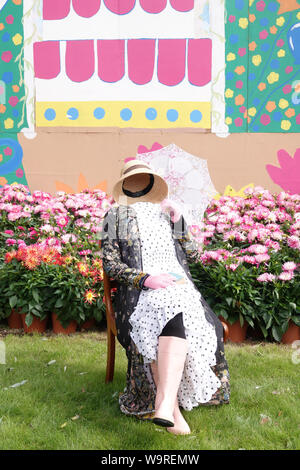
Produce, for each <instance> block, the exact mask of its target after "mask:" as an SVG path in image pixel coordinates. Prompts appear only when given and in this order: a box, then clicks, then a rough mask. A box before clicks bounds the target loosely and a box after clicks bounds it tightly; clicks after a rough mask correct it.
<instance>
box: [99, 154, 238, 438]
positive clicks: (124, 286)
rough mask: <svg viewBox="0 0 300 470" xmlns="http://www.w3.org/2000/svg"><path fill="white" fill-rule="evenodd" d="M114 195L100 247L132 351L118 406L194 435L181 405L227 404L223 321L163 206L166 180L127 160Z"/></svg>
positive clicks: (121, 330)
mask: <svg viewBox="0 0 300 470" xmlns="http://www.w3.org/2000/svg"><path fill="white" fill-rule="evenodd" d="M113 196H114V199H115V201H116V202H117V203H118V206H117V207H113V208H111V209H110V210H109V211H108V212H107V214H106V216H105V218H104V223H103V231H102V250H103V268H104V270H105V271H106V273H107V274H108V276H109V277H110V278H112V279H115V280H116V281H117V282H118V289H117V292H116V296H115V302H116V303H115V312H116V326H117V337H118V340H119V342H120V343H121V345H122V346H123V347H124V348H125V350H126V355H127V358H128V370H127V386H126V389H125V390H124V393H123V394H122V395H121V397H120V399H119V403H120V409H121V411H122V412H123V413H125V414H127V415H132V416H137V417H140V418H143V419H149V418H150V417H151V419H152V420H153V422H154V423H155V424H157V425H160V426H164V427H166V428H167V430H168V431H169V432H171V433H174V434H189V433H190V428H189V425H188V423H187V422H186V420H185V419H184V417H183V415H182V413H181V411H180V407H181V408H183V409H184V410H191V409H192V408H194V407H197V406H199V405H201V404H203V405H211V404H212V405H218V404H223V403H229V395H230V387H229V373H228V365H227V362H226V359H225V355H224V343H223V327H222V324H221V322H220V321H219V320H218V318H217V317H216V315H215V314H214V313H213V311H212V310H211V309H210V307H209V306H208V304H207V303H206V302H205V300H204V299H203V298H202V296H201V294H200V292H199V291H198V290H197V288H196V287H195V285H194V283H193V281H192V277H191V274H190V271H189V268H188V262H191V263H192V262H197V261H199V252H198V250H197V247H196V244H195V242H194V241H193V239H192V237H191V235H190V233H189V232H188V231H187V226H186V223H185V221H184V219H183V217H182V216H180V215H179V214H178V213H177V212H176V210H175V209H174V210H173V213H172V217H171V218H170V215H169V214H166V212H165V210H163V204H161V203H162V202H163V201H164V200H166V198H167V196H168V186H167V183H166V182H165V180H164V179H163V178H162V177H161V176H159V175H158V174H157V173H155V172H154V171H153V169H152V168H151V167H150V166H149V165H147V164H146V163H144V162H143V161H139V160H130V161H129V162H127V163H126V164H125V166H124V168H123V170H122V173H121V178H120V179H119V181H118V182H117V183H116V184H115V186H114V189H113Z"/></svg>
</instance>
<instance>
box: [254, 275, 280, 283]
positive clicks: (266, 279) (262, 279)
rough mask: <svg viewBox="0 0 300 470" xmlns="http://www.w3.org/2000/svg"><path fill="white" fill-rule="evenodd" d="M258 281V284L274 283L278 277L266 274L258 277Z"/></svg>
mask: <svg viewBox="0 0 300 470" xmlns="http://www.w3.org/2000/svg"><path fill="white" fill-rule="evenodd" d="M256 279H257V280H258V282H272V281H275V279H276V276H274V274H270V273H264V274H261V275H260V276H258V277H257V278H256Z"/></svg>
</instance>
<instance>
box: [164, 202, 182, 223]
mask: <svg viewBox="0 0 300 470" xmlns="http://www.w3.org/2000/svg"><path fill="white" fill-rule="evenodd" d="M160 206H161V209H162V211H163V212H166V213H167V212H169V213H170V217H171V220H172V222H173V223H176V222H178V220H179V219H180V217H181V210H180V207H179V205H178V204H176V202H174V201H171V199H164V200H163V201H162V202H161V205H160Z"/></svg>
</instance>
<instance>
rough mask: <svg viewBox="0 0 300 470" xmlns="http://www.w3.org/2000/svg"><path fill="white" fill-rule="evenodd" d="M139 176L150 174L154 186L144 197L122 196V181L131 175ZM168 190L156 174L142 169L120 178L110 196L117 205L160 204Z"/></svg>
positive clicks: (164, 182) (163, 181)
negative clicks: (136, 203) (152, 177)
mask: <svg viewBox="0 0 300 470" xmlns="http://www.w3.org/2000/svg"><path fill="white" fill-rule="evenodd" d="M140 174H151V175H153V176H154V184H153V186H152V188H151V190H150V191H149V192H148V193H147V194H145V195H144V196H140V197H130V196H127V195H126V194H124V192H123V189H122V185H123V181H124V180H125V179H127V178H129V177H130V176H133V175H140ZM168 193H169V188H168V185H167V183H166V181H165V180H164V179H163V178H162V177H161V176H160V175H159V174H157V173H155V172H154V171H153V170H151V169H150V168H149V170H148V169H147V168H143V170H142V171H141V170H133V171H131V172H130V173H128V174H127V175H125V176H122V177H121V178H120V179H119V180H118V181H117V183H116V184H115V185H114V187H113V191H112V195H113V198H114V200H115V201H116V202H117V203H118V204H124V205H130V204H134V203H135V202H153V203H158V202H162V201H163V200H164V199H166V198H167V197H168Z"/></svg>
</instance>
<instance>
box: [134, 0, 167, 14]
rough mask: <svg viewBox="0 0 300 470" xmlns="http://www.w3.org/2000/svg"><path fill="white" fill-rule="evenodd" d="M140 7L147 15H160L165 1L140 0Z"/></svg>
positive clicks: (165, 4)
mask: <svg viewBox="0 0 300 470" xmlns="http://www.w3.org/2000/svg"><path fill="white" fill-rule="evenodd" d="M140 4H141V7H142V8H143V9H144V10H145V11H147V12H148V13H160V12H161V11H163V10H164V9H165V8H166V6H167V0H140Z"/></svg>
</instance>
